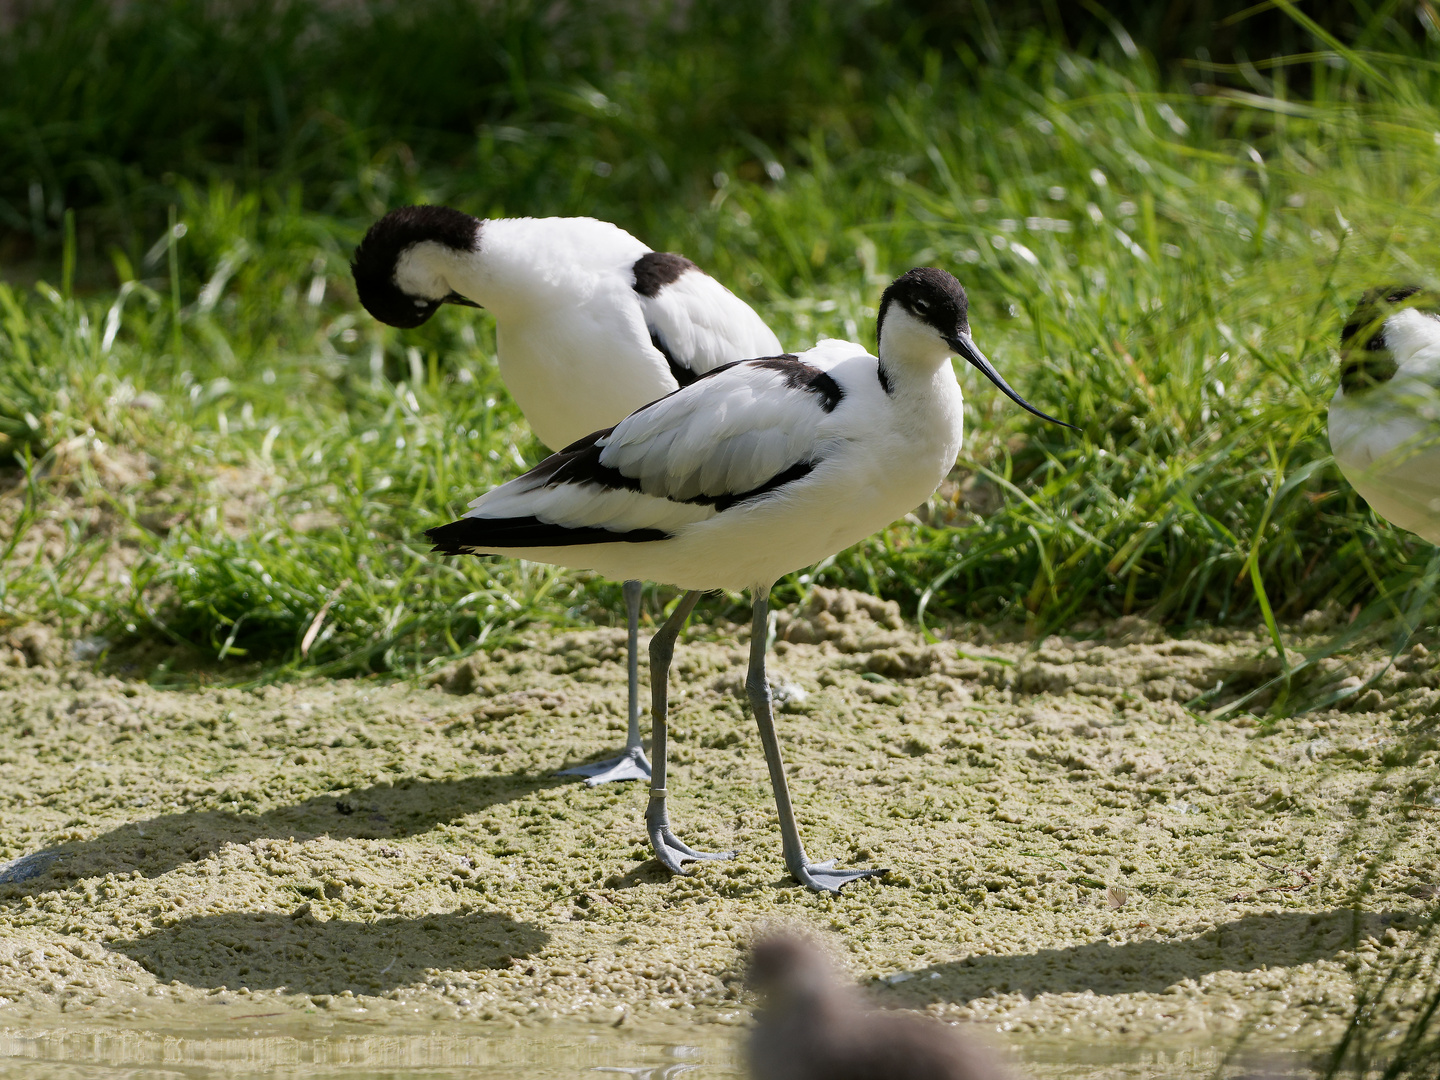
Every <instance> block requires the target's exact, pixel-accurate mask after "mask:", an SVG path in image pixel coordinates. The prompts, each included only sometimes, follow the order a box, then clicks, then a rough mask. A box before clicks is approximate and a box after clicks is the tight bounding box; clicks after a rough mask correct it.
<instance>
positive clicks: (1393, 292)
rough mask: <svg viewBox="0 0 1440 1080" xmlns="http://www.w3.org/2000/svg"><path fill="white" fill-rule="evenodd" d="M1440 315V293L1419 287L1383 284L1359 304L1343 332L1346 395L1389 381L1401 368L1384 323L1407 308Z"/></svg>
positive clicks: (1342, 382) (1342, 366)
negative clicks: (1397, 363) (1397, 362)
mask: <svg viewBox="0 0 1440 1080" xmlns="http://www.w3.org/2000/svg"><path fill="white" fill-rule="evenodd" d="M1412 307H1413V308H1418V309H1419V310H1421V311H1426V312H1430V313H1432V314H1435V315H1440V293H1437V292H1435V291H1434V290H1431V289H1425V288H1422V287H1421V286H1419V285H1381V286H1378V287H1376V288H1374V289H1370V290H1368V291H1367V292H1366V293H1365V295H1364V296H1362V297H1360V300H1359V301H1358V302H1357V303H1356V305H1355V308H1354V310H1352V311H1351V312H1350V317H1349V318H1347V319H1346V320H1345V326H1344V328H1343V329H1342V330H1341V331H1340V385H1341V387H1343V388H1344V390H1345V392H1346V393H1347V394H1349V393H1354V392H1355V391H1357V390H1363V389H1365V388H1366V387H1369V386H1376V385H1379V384H1380V383H1383V382H1388V381H1389V380H1390V379H1391V378H1392V377H1394V375H1395V372H1396V371H1397V370H1398V366H1397V365H1396V363H1395V355H1394V353H1393V352H1392V351H1391V349H1390V343H1389V342H1388V341H1387V340H1386V339H1385V320H1387V319H1388V318H1390V316H1391V315H1394V314H1395V313H1396V312H1397V311H1403V310H1404V309H1406V308H1412Z"/></svg>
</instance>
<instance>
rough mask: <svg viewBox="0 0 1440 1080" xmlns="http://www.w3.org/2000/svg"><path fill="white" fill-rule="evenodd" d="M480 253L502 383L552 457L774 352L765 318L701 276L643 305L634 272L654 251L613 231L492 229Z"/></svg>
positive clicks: (542, 223)
mask: <svg viewBox="0 0 1440 1080" xmlns="http://www.w3.org/2000/svg"><path fill="white" fill-rule="evenodd" d="M481 250H482V252H483V253H484V258H485V263H486V274H487V277H488V278H489V281H488V282H487V294H488V295H491V296H494V297H495V299H494V300H493V301H492V302H490V303H488V304H487V306H488V307H490V308H491V309H492V310H493V312H494V314H495V318H496V322H497V327H498V331H497V344H498V351H499V363H500V372H501V376H502V377H503V378H504V380H505V383H506V386H507V387H508V388H509V390H510V393H511V395H512V396H513V397H514V398H515V401H516V403H517V404H518V405H519V406H520V408H521V411H522V412H524V413H525V417H526V419H527V420H528V421H529V422H530V425H531V427H532V428H533V429H534V430H535V433H536V434H537V435H538V436H539V437H540V439H541V441H543V442H544V443H545V444H546V445H547V446H550V447H551V448H552V449H559V448H560V447H562V446H567V445H569V444H570V443H572V442H574V441H575V440H577V439H580V438H583V437H584V436H586V435H588V434H590V433H591V432H593V431H597V430H599V429H601V428H605V427H610V426H611V425H614V424H616V423H619V422H620V421H621V420H622V419H624V418H625V417H626V416H628V415H629V414H630V413H632V412H634V411H635V410H636V409H638V408H640V406H642V405H645V404H647V403H649V402H651V401H654V400H655V399H656V398H660V397H663V396H665V395H666V394H668V393H670V392H671V391H673V390H675V389H677V388H678V387H679V386H680V385H681V382H682V381H684V380H685V379H686V373H687V372H689V373H691V374H690V376H689V377H693V375H694V374H699V373H703V372H705V371H708V370H710V369H712V368H713V367H716V366H718V365H720V364H722V363H729V362H730V361H733V360H741V359H747V358H749V357H751V356H764V355H771V354H773V353H776V352H778V351H779V342H778V341H777V340H776V339H775V335H774V334H772V333H771V332H770V330H769V328H768V327H766V326H765V324H764V322H763V321H762V320H761V319H760V318H759V316H758V315H756V314H755V312H754V311H753V310H751V308H750V307H749V306H748V305H747V304H745V302H744V301H742V300H740V299H739V298H738V297H736V296H735V295H734V294H732V293H731V292H729V290H727V289H725V288H724V286H722V285H721V284H720V283H719V282H717V281H715V280H714V279H713V278H710V277H708V276H707V275H705V274H704V273H703V272H700V271H699V270H698V269H695V268H693V267H692V268H691V269H689V270H687V271H685V272H684V273H682V274H681V275H679V277H678V279H676V280H671V281H669V282H666V283H665V284H664V285H663V286H662V287H658V288H657V289H656V290H655V292H654V295H648V296H647V295H642V293H641V292H640V291H638V289H637V280H636V266H637V263H639V262H640V260H641V259H643V258H645V257H646V256H648V255H650V254H651V252H650V249H649V248H648V247H646V246H645V245H644V244H643V243H641V242H640V241H639V240H637V239H636V238H635V237H633V236H631V235H630V234H629V233H627V232H625V230H623V229H621V228H619V227H618V226H615V225H612V224H610V223H609V222H604V221H597V220H595V219H594V218H506V219H497V220H494V221H488V222H486V223H485V227H484V233H483V237H482V240H481ZM681 262H684V263H685V265H686V266H690V264H689V263H688V261H685V260H681ZM677 368H678V370H679V373H680V376H681V377H680V378H678V379H677V377H676V373H677Z"/></svg>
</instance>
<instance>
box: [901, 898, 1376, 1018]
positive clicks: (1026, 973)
mask: <svg viewBox="0 0 1440 1080" xmlns="http://www.w3.org/2000/svg"><path fill="white" fill-rule="evenodd" d="M1403 917H1404V916H1403V913H1397V912H1392V913H1377V912H1356V911H1353V910H1351V909H1350V908H1336V909H1333V910H1330V911H1272V912H1263V913H1260V914H1255V915H1246V916H1243V917H1242V918H1239V919H1235V920H1234V921H1232V922H1227V923H1222V924H1220V925H1218V926H1215V927H1212V928H1211V929H1209V930H1207V931H1206V932H1204V933H1202V934H1197V935H1196V936H1195V937H1189V938H1179V939H1173V938H1172V939H1169V940H1157V939H1146V940H1143V941H1125V942H1111V941H1107V940H1101V941H1095V942H1090V943H1087V944H1084V945H1072V946H1069V947H1068V948H1060V949H1040V950H1038V951H1036V952H1033V953H1022V954H1019V955H1010V956H967V957H966V958H965V959H963V960H956V961H953V962H950V963H945V964H936V965H935V966H933V967H928V968H921V969H918V970H917V971H916V972H915V977H914V978H913V979H910V980H908V981H906V982H902V983H900V984H898V985H896V986H895V987H894V988H893V989H886V990H885V991H884V998H885V1003H886V1004H893V1005H900V1006H905V1007H907V1008H918V1007H922V1006H924V1005H927V1004H930V1003H932V1002H940V1001H948V1002H955V1003H959V1004H963V1003H965V1002H967V1001H970V1000H971V999H972V998H981V997H990V996H993V995H994V994H996V993H997V992H998V993H1005V994H1014V993H1023V994H1024V995H1025V996H1026V997H1034V996H1036V995H1037V994H1077V993H1084V992H1085V991H1087V990H1089V991H1091V992H1093V993H1095V994H1101V995H1118V994H1138V993H1151V994H1154V993H1159V992H1161V991H1163V990H1165V989H1167V988H1168V987H1171V986H1174V985H1175V984H1176V983H1178V982H1183V981H1184V980H1186V979H1195V980H1198V979H1200V978H1203V977H1204V976H1205V975H1208V974H1210V973H1211V972H1215V971H1258V970H1260V969H1261V968H1267V967H1281V968H1289V967H1296V966H1298V965H1300V964H1306V963H1310V962H1312V961H1315V960H1321V959H1325V958H1327V957H1331V956H1334V955H1335V954H1336V953H1338V952H1340V951H1342V950H1344V949H1348V948H1350V947H1352V946H1353V945H1354V944H1355V943H1356V942H1357V941H1358V940H1359V939H1360V938H1362V937H1364V936H1365V935H1367V934H1372V933H1374V934H1379V933H1381V932H1383V930H1384V928H1385V927H1386V926H1388V925H1389V924H1390V923H1391V922H1395V921H1398V920H1399V919H1401V918H1403ZM936 976H938V977H936Z"/></svg>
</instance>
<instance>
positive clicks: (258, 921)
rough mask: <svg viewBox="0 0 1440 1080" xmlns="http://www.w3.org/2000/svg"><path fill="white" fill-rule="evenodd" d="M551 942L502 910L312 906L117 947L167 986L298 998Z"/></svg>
mask: <svg viewBox="0 0 1440 1080" xmlns="http://www.w3.org/2000/svg"><path fill="white" fill-rule="evenodd" d="M549 940H550V935H549V934H547V933H545V931H543V930H541V929H540V928H539V927H537V926H535V925H534V924H533V923H528V922H520V921H517V920H515V919H513V918H511V917H510V916H508V915H503V914H500V913H498V912H479V913H477V912H471V913H465V914H461V913H455V914H448V915H425V916H422V917H420V918H416V919H407V918H392V919H379V920H376V921H375V922H350V921H347V920H344V919H332V920H330V921H329V922H321V921H319V920H317V919H316V918H314V916H312V915H311V914H310V913H309V910H308V906H307V907H302V908H301V909H300V910H299V911H298V912H296V913H295V914H293V915H286V914H281V913H278V912H255V913H241V912H235V913H231V914H226V915H202V916H197V917H196V918H193V919H184V920H182V921H180V922H178V923H175V924H174V925H173V926H167V927H164V928H163V929H159V930H155V931H153V932H151V933H149V934H145V935H144V936H142V937H139V938H136V939H135V940H133V941H123V942H112V943H111V944H110V948H112V949H114V950H115V951H116V952H120V953H123V954H124V955H126V956H129V957H130V958H132V959H133V960H135V961H136V962H137V963H138V964H140V965H141V966H142V967H144V968H145V969H146V970H147V971H149V972H150V973H151V974H152V975H154V976H155V978H156V979H158V980H159V981H160V982H169V981H170V980H171V979H179V980H180V981H181V982H183V983H188V984H189V985H191V986H199V987H206V988H216V987H221V986H224V987H228V988H229V989H231V990H238V989H239V988H240V987H242V986H243V987H248V988H250V989H251V990H258V989H277V988H279V987H284V988H285V989H286V990H288V991H289V992H290V993H294V994H339V993H343V992H344V991H346V990H349V991H350V992H351V993H354V994H380V993H384V992H385V991H387V990H393V989H395V988H396V987H399V986H409V985H412V984H416V983H422V982H424V981H425V978H426V972H427V970H430V969H438V970H440V971H456V972H465V971H480V970H483V969H486V968H503V967H508V966H509V964H510V961H511V960H515V959H519V958H521V957H524V956H529V955H531V954H533V953H535V952H536V951H537V950H539V949H541V948H543V947H544V945H545V943H546V942H547V941H549Z"/></svg>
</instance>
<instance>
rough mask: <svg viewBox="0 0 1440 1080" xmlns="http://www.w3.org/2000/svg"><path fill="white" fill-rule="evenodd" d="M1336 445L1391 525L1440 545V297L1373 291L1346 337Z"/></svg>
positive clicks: (1407, 289)
mask: <svg viewBox="0 0 1440 1080" xmlns="http://www.w3.org/2000/svg"><path fill="white" fill-rule="evenodd" d="M1330 449H1331V451H1332V452H1333V453H1334V454H1335V461H1336V463H1337V464H1339V466H1340V471H1341V472H1343V473H1344V474H1345V477H1346V479H1348V480H1349V481H1350V483H1352V484H1354V485H1355V490H1356V491H1358V492H1359V493H1360V494H1361V495H1362V496H1364V498H1365V501H1366V502H1368V503H1369V504H1370V505H1371V507H1372V508H1374V510H1375V512H1376V513H1377V514H1379V515H1380V516H1381V517H1383V518H1385V519H1386V520H1387V521H1389V522H1390V523H1391V524H1392V525H1398V526H1399V527H1400V528H1402V529H1408V530H1410V531H1411V532H1413V533H1415V534H1416V535H1417V536H1421V537H1423V538H1424V539H1426V540H1428V541H1430V542H1431V543H1432V544H1440V293H1437V292H1436V291H1435V290H1433V289H1424V288H1421V287H1420V286H1418V285H1404V286H1390V287H1383V288H1376V289H1371V290H1370V291H1369V292H1367V293H1366V294H1365V295H1364V296H1363V297H1361V298H1360V302H1359V303H1358V304H1356V305H1355V310H1354V311H1353V312H1351V314H1350V318H1349V319H1348V320H1346V323H1345V328H1344V330H1343V331H1342V332H1341V337H1340V387H1339V389H1337V390H1336V391H1335V397H1334V399H1333V400H1332V401H1331V402H1330Z"/></svg>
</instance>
